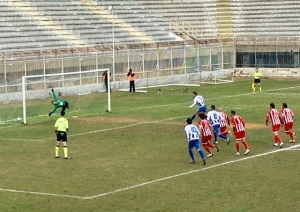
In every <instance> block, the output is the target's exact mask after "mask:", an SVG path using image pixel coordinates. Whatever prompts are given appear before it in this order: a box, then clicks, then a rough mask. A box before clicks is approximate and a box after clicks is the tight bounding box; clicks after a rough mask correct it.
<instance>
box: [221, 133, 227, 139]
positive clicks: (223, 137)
mask: <svg viewBox="0 0 300 212" xmlns="http://www.w3.org/2000/svg"><path fill="white" fill-rule="evenodd" d="M219 137H220V138H222V139H224V140H227V137H226V136H225V135H223V134H220V135H219Z"/></svg>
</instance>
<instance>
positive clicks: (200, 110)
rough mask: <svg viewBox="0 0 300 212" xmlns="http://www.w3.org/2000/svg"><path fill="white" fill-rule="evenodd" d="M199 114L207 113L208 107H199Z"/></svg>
mask: <svg viewBox="0 0 300 212" xmlns="http://www.w3.org/2000/svg"><path fill="white" fill-rule="evenodd" d="M196 112H197V113H206V105H204V106H202V107H199V108H198V109H197V110H196Z"/></svg>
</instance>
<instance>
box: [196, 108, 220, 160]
mask: <svg viewBox="0 0 300 212" xmlns="http://www.w3.org/2000/svg"><path fill="white" fill-rule="evenodd" d="M198 116H199V117H200V119H201V120H200V121H199V122H198V126H199V131H200V132H201V142H202V146H203V148H204V149H205V150H206V151H207V152H208V153H209V154H208V155H207V157H212V156H213V153H212V152H211V150H210V149H209V148H214V149H215V150H217V152H219V148H218V147H217V146H216V145H213V144H211V143H210V141H211V130H210V129H211V124H210V122H209V121H208V120H206V117H205V114H204V113H199V114H198Z"/></svg>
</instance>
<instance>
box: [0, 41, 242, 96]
mask: <svg viewBox="0 0 300 212" xmlns="http://www.w3.org/2000/svg"><path fill="white" fill-rule="evenodd" d="M113 57H114V61H115V70H113ZM235 61H236V59H235V45H234V43H233V42H228V43H204V44H188V45H182V44H181V45H170V46H163V47H159V46H157V47H156V48H153V47H152V48H145V47H142V48H135V49H122V50H118V51H115V54H114V56H113V55H112V51H93V52H85V53H78V54H57V55H56V57H54V58H49V57H43V56H41V57H39V58H35V59H30V57H28V56H27V57H23V58H19V59H17V60H16V59H13V60H12V59H11V58H10V59H9V58H6V57H5V58H4V59H2V62H0V94H1V93H12V92H19V91H20V89H21V78H22V76H31V75H42V74H57V73H66V72H84V71H87V70H95V69H103V68H109V69H110V70H111V71H112V72H113V73H112V74H113V80H114V81H121V80H125V79H126V78H127V76H126V73H127V71H128V69H129V68H131V69H133V71H134V72H135V73H136V75H137V78H143V77H160V76H170V75H178V74H187V73H191V72H197V71H199V70H201V71H211V70H222V69H233V68H234V67H235Z"/></svg>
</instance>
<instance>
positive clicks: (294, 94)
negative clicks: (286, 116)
mask: <svg viewBox="0 0 300 212" xmlns="http://www.w3.org/2000/svg"><path fill="white" fill-rule="evenodd" d="M262 94H265V95H276V96H300V94H299V93H267V92H265V93H262Z"/></svg>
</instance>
